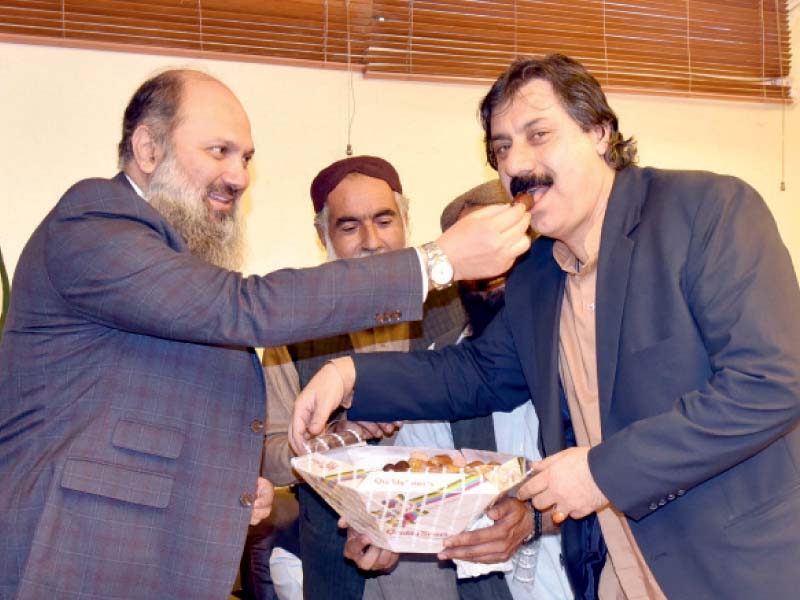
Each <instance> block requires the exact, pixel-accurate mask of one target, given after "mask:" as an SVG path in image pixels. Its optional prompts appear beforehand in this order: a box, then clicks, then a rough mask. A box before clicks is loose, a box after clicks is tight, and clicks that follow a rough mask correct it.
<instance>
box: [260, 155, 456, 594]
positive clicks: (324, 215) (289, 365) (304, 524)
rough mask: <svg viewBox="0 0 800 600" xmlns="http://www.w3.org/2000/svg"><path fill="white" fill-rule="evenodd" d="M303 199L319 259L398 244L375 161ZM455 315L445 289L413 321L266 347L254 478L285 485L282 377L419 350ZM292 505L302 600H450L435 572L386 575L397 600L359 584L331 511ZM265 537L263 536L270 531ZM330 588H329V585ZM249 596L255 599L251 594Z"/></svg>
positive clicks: (390, 170)
mask: <svg viewBox="0 0 800 600" xmlns="http://www.w3.org/2000/svg"><path fill="white" fill-rule="evenodd" d="M310 192H311V199H312V202H313V205H314V212H315V217H314V226H315V228H316V230H317V235H318V236H319V240H320V242H321V243H322V245H323V246H324V247H325V249H326V251H327V254H328V260H329V261H333V260H337V259H341V258H358V257H366V256H373V255H377V254H384V253H387V252H391V251H393V250H399V249H401V248H405V247H406V246H407V244H408V237H407V236H408V209H409V200H408V198H407V197H406V196H405V195H404V194H403V186H402V184H401V181H400V176H399V175H398V173H397V171H396V170H395V168H394V167H393V166H392V165H391V164H390V163H389V162H388V161H386V160H384V159H382V158H379V157H376V156H352V157H349V158H345V159H342V160H339V161H336V162H334V163H332V164H330V165H328V166H327V167H325V168H324V169H322V170H321V171H320V172H319V173H318V174H317V176H316V177H315V178H314V180H313V182H312V183H311V190H310ZM463 315H464V313H463V311H462V309H461V305H460V303H459V302H458V298H457V293H456V290H455V288H449V289H446V290H442V291H439V292H434V293H431V294H430V295H429V296H428V299H427V300H426V302H425V306H424V316H423V319H422V321H417V322H414V323H401V324H391V325H385V326H381V327H371V328H369V329H362V330H357V331H353V332H350V333H347V334H343V335H337V336H332V337H328V338H322V339H317V340H312V341H307V342H301V343H298V344H292V345H291V346H289V347H288V349H287V348H277V349H268V350H267V351H266V352H265V357H264V362H265V372H266V377H267V385H268V388H269V387H270V386H271V387H273V388H275V389H276V393H273V394H272V395H270V396H269V397H268V400H269V401H268V406H267V412H268V425H267V432H266V438H265V456H264V460H263V461H262V475H264V477H267V478H268V479H269V480H270V481H272V482H273V483H274V484H276V485H285V484H287V483H291V482H293V481H294V480H295V475H294V473H293V472H292V470H291V467H290V465H289V460H290V457H291V451H290V449H289V440H288V424H289V418H290V416H291V412H292V408H293V406H294V400H295V397H296V396H297V393H298V392H299V389H297V388H296V387H295V385H294V384H293V383H292V379H294V380H295V381H298V383H299V385H300V386H303V385H305V384H306V383H307V382H308V380H309V379H310V378H311V377H312V376H313V374H314V373H316V372H317V370H318V369H319V368H320V367H321V366H322V365H323V364H325V362H327V361H328V360H330V359H332V358H335V357H337V356H344V355H347V354H351V353H354V352H358V353H363V352H376V351H380V350H397V351H407V350H423V349H425V348H427V347H428V346H429V345H430V344H431V343H432V342H433V340H435V339H436V338H437V337H438V336H440V335H441V334H443V333H444V332H446V331H449V330H450V329H452V328H453V327H454V326H456V325H460V324H461V323H462V322H463ZM281 356H283V358H281ZM287 371H288V373H287ZM331 428H332V430H333V431H334V432H338V431H345V430H347V429H351V430H352V429H355V430H357V431H358V432H359V434H360V435H361V437H363V438H380V437H382V436H383V434H384V431H383V430H381V429H380V428H378V427H375V425H374V424H373V423H360V424H359V423H353V422H350V421H347V420H346V419H343V418H342V419H339V420H337V421H336V422H335V423H333V424H331ZM383 443H387V442H386V441H384V442H383ZM298 500H299V503H300V507H299V508H300V515H299V551H300V556H301V558H302V567H303V592H304V595H305V597H306V598H312V599H313V600H323V599H325V598H331V599H332V600H341V599H343V598H352V599H359V600H360V599H361V598H362V597H363V598H365V599H371V598H387V597H402V598H408V597H410V595H411V594H412V593H413V589H414V586H421V587H425V588H426V589H427V591H428V593H434V594H435V595H436V596H437V598H439V600H447V598H453V597H455V594H456V591H455V586H453V585H450V586H449V587H448V588H447V589H437V588H434V587H432V586H435V585H438V584H439V583H440V581H441V580H440V579H439V578H438V577H437V576H436V571H437V570H438V569H437V568H436V565H417V564H412V565H401V566H400V568H399V569H398V571H401V572H402V574H401V573H396V574H395V575H394V577H393V579H392V581H394V582H397V581H402V582H403V584H402V585H401V586H399V587H400V588H401V591H400V594H401V595H400V596H397V595H392V592H391V591H390V590H387V589H385V588H384V585H383V584H384V580H383V578H378V577H374V576H372V577H369V578H367V579H366V580H365V576H366V575H369V574H366V573H360V572H359V571H358V569H357V568H356V566H355V565H354V564H353V563H352V562H350V561H348V560H346V559H345V557H344V556H343V550H344V545H345V532H344V531H343V530H340V529H339V528H338V527H337V521H338V515H337V514H336V512H335V511H334V510H333V509H332V508H331V507H330V506H328V504H327V503H326V502H325V501H324V500H323V499H322V498H321V497H320V496H319V495H318V494H317V493H316V492H315V491H314V490H313V489H311V488H310V487H309V486H307V485H305V484H303V485H300V486H298ZM260 529H265V528H260ZM266 533H267V534H268V535H269V536H272V535H273V533H274V532H266ZM281 537H285V536H281ZM250 542H251V544H252V546H255V548H254V552H251V554H250V556H249V557H248V556H246V557H245V561H246V564H245V571H247V570H248V567H249V570H250V571H252V572H254V573H259V572H260V573H264V574H265V575H266V573H268V570H267V569H265V568H264V567H263V565H260V564H254V562H256V563H263V562H265V561H266V560H267V559H268V558H269V556H268V554H269V551H270V547H271V544H270V539H269V537H264V538H263V539H261V540H255V539H253V540H250ZM251 544H248V546H249V547H252V546H251ZM247 563H249V564H247ZM331 581H335V582H336V585H335V586H332V585H331ZM253 587H255V588H258V587H259V586H258V585H254V586H253ZM262 587H263V586H262ZM420 589H421V588H420ZM448 594H449V595H448ZM256 597H260V596H259V592H258V591H257V592H256Z"/></svg>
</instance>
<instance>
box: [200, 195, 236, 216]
mask: <svg viewBox="0 0 800 600" xmlns="http://www.w3.org/2000/svg"><path fill="white" fill-rule="evenodd" d="M206 198H208V203H209V204H210V205H211V208H212V209H213V210H218V211H223V212H227V211H229V210H231V209H232V208H233V203H234V200H235V198H234V197H233V196H230V195H228V194H222V193H220V192H211V193H210V194H208V196H206Z"/></svg>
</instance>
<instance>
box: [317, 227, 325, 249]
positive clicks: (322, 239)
mask: <svg viewBox="0 0 800 600" xmlns="http://www.w3.org/2000/svg"><path fill="white" fill-rule="evenodd" d="M314 229H316V230H317V237H318V238H319V243H320V244H322V247H323V248H327V244H326V243H325V231H324V230H323V229H322V227H320V226H319V225H317V224H316V223H314Z"/></svg>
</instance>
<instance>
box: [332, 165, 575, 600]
mask: <svg viewBox="0 0 800 600" xmlns="http://www.w3.org/2000/svg"><path fill="white" fill-rule="evenodd" d="M508 201H509V198H508V196H506V194H505V192H504V191H503V188H502V186H501V185H500V181H499V180H496V179H495V180H494V181H489V182H487V183H482V184H480V185H478V186H476V187H474V188H472V189H470V190H469V191H467V192H465V193H464V194H462V195H460V196H459V197H458V198H456V199H455V200H453V201H452V202H450V204H448V205H447V206H446V207H445V209H444V211H443V212H442V216H441V226H442V231H447V230H448V229H449V228H450V227H452V226H453V225H454V224H455V223H456V221H457V220H458V219H460V218H463V217H465V216H466V215H468V214H470V213H471V212H473V211H475V210H477V209H478V208H480V207H481V206H485V205H487V204H499V203H503V202H508ZM505 283H506V278H505V276H501V277H495V278H493V279H489V280H482V281H461V282H459V284H458V289H459V297H460V299H461V303H462V305H463V306H464V309H465V311H466V323H460V324H458V326H457V327H454V328H453V329H452V330H450V331H448V332H446V333H445V334H443V335H441V336H439V337H438V338H437V339H436V340H435V341H434V343H433V344H432V345H431V346H430V349H431V350H436V349H439V348H443V347H446V346H449V345H451V344H457V343H461V342H462V341H463V340H465V339H471V338H476V337H478V336H480V335H481V334H482V333H483V331H484V329H486V327H487V326H488V325H489V323H490V322H491V320H492V319H493V318H494V317H495V315H497V313H498V312H499V311H500V309H501V308H502V307H503V304H504V296H505ZM538 439H539V420H538V419H537V417H536V412H535V411H534V409H533V406H532V405H531V403H529V402H527V403H525V404H522V405H521V406H518V407H517V408H515V409H514V410H513V411H511V412H496V413H493V414H491V415H488V416H486V417H479V418H475V419H463V420H460V421H453V422H450V423H448V422H447V421H423V422H418V423H405V424H404V425H403V427H402V429H401V430H400V431H399V433H398V434H397V437H396V439H395V444H397V445H398V446H416V447H423V448H474V449H479V450H491V451H493V452H495V451H498V452H503V453H506V454H512V455H516V456H525V457H526V458H528V459H530V460H540V459H541V454H540V453H539V450H538V448H537V447H536V443H537V440H538ZM531 511H533V512H531ZM487 516H488V517H489V518H490V519H491V520H492V521H493V524H491V525H490V526H488V527H483V528H482V529H476V530H475V531H472V532H467V533H464V534H461V535H460V536H457V537H456V538H453V542H454V545H453V547H452V548H451V552H452V556H453V558H454V559H457V560H461V561H469V562H472V563H488V565H489V566H487V567H484V566H483V565H468V564H462V565H461V566H460V569H461V570H463V573H459V576H460V579H458V591H459V597H460V598H461V600H470V599H478V598H493V599H494V600H503V599H506V600H537V599H538V600H568V599H570V598H572V597H573V594H572V591H571V589H570V586H569V582H568V581H567V576H566V572H565V571H564V568H563V566H562V565H561V561H560V554H561V538H560V536H559V535H558V526H557V525H555V524H553V522H552V519H551V518H550V512H549V511H546V512H544V513H540V512H538V511H535V509H532V508H530V507H529V505H528V504H527V503H525V502H523V501H521V500H519V499H517V498H512V497H509V496H507V497H505V498H502V499H501V500H499V501H498V502H497V503H496V504H495V505H494V506H493V507H492V508H490V509H489V510H488V511H487ZM349 533H350V535H349V541H348V544H347V548H346V554H347V555H348V556H349V557H350V558H352V559H353V560H355V561H356V562H363V561H364V559H365V558H366V557H367V555H369V554H370V553H372V554H379V555H380V554H382V555H383V556H381V559H382V561H383V562H384V563H390V562H391V561H393V560H396V559H397V558H398V556H397V555H394V554H392V553H389V552H387V551H378V550H376V549H371V548H370V545H369V540H368V538H366V536H359V535H357V534H356V532H354V531H351V532H349ZM509 557H511V559H510V561H509ZM399 558H400V560H403V558H402V557H399ZM476 567H478V568H476ZM481 567H482V568H481ZM439 572H440V577H441V578H450V579H451V580H452V579H454V578H455V577H456V573H455V571H454V570H453V569H440V571H439ZM388 578H389V580H391V579H393V575H392V574H389V575H388ZM408 597H409V598H411V597H412V596H410V595H409V596H408Z"/></svg>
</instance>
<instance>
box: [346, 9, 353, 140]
mask: <svg viewBox="0 0 800 600" xmlns="http://www.w3.org/2000/svg"><path fill="white" fill-rule="evenodd" d="M345 20H346V23H347V85H348V90H347V149H346V150H345V154H347V156H353V144H352V143H351V137H352V133H353V119H355V116H356V91H355V88H354V87H353V65H352V52H351V47H350V0H345Z"/></svg>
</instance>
